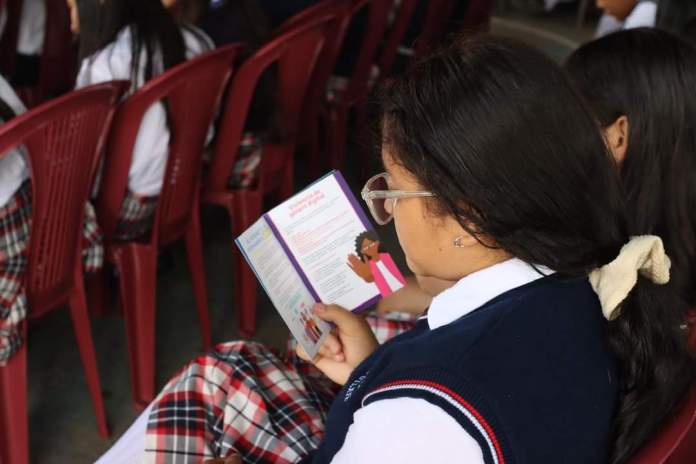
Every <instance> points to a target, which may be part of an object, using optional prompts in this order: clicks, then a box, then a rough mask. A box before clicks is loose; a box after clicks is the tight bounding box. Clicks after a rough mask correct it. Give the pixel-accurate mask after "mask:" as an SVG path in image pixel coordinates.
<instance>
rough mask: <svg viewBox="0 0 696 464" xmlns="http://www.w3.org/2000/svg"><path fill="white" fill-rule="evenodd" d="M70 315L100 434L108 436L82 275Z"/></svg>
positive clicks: (79, 278)
mask: <svg viewBox="0 0 696 464" xmlns="http://www.w3.org/2000/svg"><path fill="white" fill-rule="evenodd" d="M80 274H82V273H80ZM70 316H71V319H72V323H73V329H74V330H75V338H77V346H78V348H79V350H80V358H81V359H82V365H83V366H84V369H85V378H86V379H87V386H88V388H89V394H90V396H91V397H92V405H93V406H94V414H95V416H96V418H97V429H98V430H99V435H101V436H102V437H103V438H108V436H109V427H108V425H107V423H106V412H105V410H104V399H103V397H102V389H101V382H100V380H99V368H98V367H97V357H96V355H95V352H94V342H93V341H92V327H91V325H90V321H89V314H88V312H87V299H86V298H85V288H84V285H83V283H82V276H81V275H80V276H79V277H78V279H77V286H76V288H75V290H74V291H73V294H72V295H71V297H70Z"/></svg>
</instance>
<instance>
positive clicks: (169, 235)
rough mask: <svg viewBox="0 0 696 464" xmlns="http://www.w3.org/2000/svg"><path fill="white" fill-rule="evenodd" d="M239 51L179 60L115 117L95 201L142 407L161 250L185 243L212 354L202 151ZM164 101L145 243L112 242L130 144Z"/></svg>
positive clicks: (151, 377)
mask: <svg viewBox="0 0 696 464" xmlns="http://www.w3.org/2000/svg"><path fill="white" fill-rule="evenodd" d="M239 51H240V47H238V46H237V45H230V46H227V47H223V48H220V49H218V50H216V51H213V52H209V53H206V54H205V55H202V56H199V57H197V58H195V59H192V60H190V61H187V62H185V63H182V64H180V65H178V66H176V67H174V68H172V69H170V70H167V71H166V72H164V73H163V74H162V75H160V76H158V77H156V78H154V79H152V80H151V81H150V82H148V83H146V84H145V85H144V86H142V87H141V88H140V89H139V90H137V91H136V92H135V93H134V94H133V95H132V96H131V97H129V98H128V99H127V100H126V101H125V102H124V103H123V104H122V105H121V107H120V108H119V110H118V111H117V113H116V116H115V119H114V124H113V129H112V131H111V134H110V136H109V143H108V148H107V154H106V157H105V166H104V175H103V181H102V186H101V189H100V193H99V196H98V198H97V216H98V218H99V221H100V224H101V226H102V230H103V234H104V242H105V246H106V256H107V259H109V261H111V262H113V263H114V264H115V266H116V268H117V270H118V271H119V281H120V295H121V304H122V307H123V309H124V313H125V318H126V334H127V337H128V348H129V356H130V369H131V379H132V389H133V398H134V401H135V403H136V405H138V406H143V405H145V404H147V403H149V402H150V401H151V400H152V399H153V397H154V394H155V310H156V299H155V297H156V287H157V252H158V250H159V249H160V247H163V246H166V245H169V244H171V243H173V242H175V241H177V240H180V239H182V238H183V239H185V241H186V253H187V258H188V265H189V270H190V272H191V279H192V281H193V289H194V293H195V296H196V306H197V308H198V316H199V319H200V330H201V337H202V339H203V347H204V349H206V350H208V349H210V347H211V345H212V343H211V337H210V322H209V318H208V300H207V290H206V286H205V269H204V262H203V251H202V243H201V231H200V217H199V190H200V173H201V163H202V154H203V149H204V145H205V140H206V135H207V133H208V129H209V127H210V125H211V122H212V120H213V116H214V114H215V111H216V108H217V107H218V103H219V100H220V98H221V95H222V91H223V88H224V85H225V83H226V82H227V79H228V77H229V75H230V72H231V65H232V63H233V61H234V59H235V57H236V55H237V53H239ZM163 99H165V100H166V102H167V104H168V108H169V127H170V129H171V141H170V146H169V156H168V160H167V167H166V170H165V175H164V180H163V183H162V191H161V193H160V195H159V199H158V202H157V210H156V212H155V220H154V224H153V228H152V232H151V234H150V238H149V239H148V241H147V242H144V243H143V242H137V241H132V242H119V241H116V240H115V238H114V235H115V231H116V226H117V224H118V222H119V213H120V211H121V205H122V204H123V199H124V197H125V195H126V192H127V188H128V172H129V169H130V165H131V161H132V158H133V147H134V145H135V141H136V137H137V135H138V132H139V130H140V125H141V122H142V119H143V116H144V115H145V113H146V112H147V110H148V109H149V108H150V107H151V106H152V105H153V104H158V102H160V101H161V100H163Z"/></svg>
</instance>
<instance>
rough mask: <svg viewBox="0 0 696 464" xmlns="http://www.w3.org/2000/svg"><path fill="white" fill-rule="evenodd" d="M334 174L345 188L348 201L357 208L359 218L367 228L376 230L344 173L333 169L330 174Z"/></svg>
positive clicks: (342, 188)
mask: <svg viewBox="0 0 696 464" xmlns="http://www.w3.org/2000/svg"><path fill="white" fill-rule="evenodd" d="M331 174H333V176H334V177H335V178H336V181H338V185H340V186H341V190H343V193H344V194H345V195H346V198H348V201H349V202H350V204H351V206H352V207H353V209H354V210H355V212H356V213H357V215H358V218H360V222H362V223H363V225H364V226H365V230H373V231H374V230H375V227H374V226H373V225H372V223H371V222H370V220H369V219H368V218H367V215H366V214H365V210H364V209H362V208H361V207H360V203H358V202H357V201H356V198H355V195H353V192H352V191H351V190H350V187H349V186H348V182H346V180H345V179H344V178H343V174H341V172H340V171H335V170H334V171H331V172H330V173H329V175H331Z"/></svg>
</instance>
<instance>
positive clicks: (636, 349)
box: [590, 235, 695, 464]
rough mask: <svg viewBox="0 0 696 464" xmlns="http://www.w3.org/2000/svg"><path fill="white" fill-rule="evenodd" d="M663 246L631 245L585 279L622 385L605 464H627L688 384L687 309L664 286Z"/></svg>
mask: <svg viewBox="0 0 696 464" xmlns="http://www.w3.org/2000/svg"><path fill="white" fill-rule="evenodd" d="M669 281H670V260H669V258H668V257H667V255H666V254H665V250H664V246H663V244H662V240H661V239H660V238H658V237H656V236H653V235H644V236H638V237H633V238H631V240H630V241H629V242H628V243H627V244H626V245H624V246H623V248H622V249H621V251H620V252H619V255H618V257H617V258H616V259H615V260H613V261H612V262H611V263H609V264H607V265H605V266H602V267H601V268H599V269H596V270H594V271H593V272H591V273H590V283H591V284H592V287H593V288H594V289H595V291H596V292H597V295H598V297H599V300H600V302H601V304H602V311H603V312H604V315H605V317H606V318H607V319H608V320H609V323H608V325H607V328H608V340H609V347H610V349H611V350H612V351H613V353H614V355H615V356H616V359H617V361H618V363H619V366H618V371H619V375H620V379H621V382H622V388H621V390H620V392H619V395H620V398H619V408H618V411H617V413H616V418H615V421H614V430H613V434H614V437H613V440H612V441H613V443H614V449H613V450H612V456H611V463H612V464H622V463H625V462H627V461H628V459H629V458H630V457H631V456H633V455H634V454H635V453H636V452H637V451H638V450H639V449H640V447H641V446H642V445H643V444H644V443H645V442H647V441H648V440H650V438H651V437H653V436H654V435H655V434H656V433H657V432H658V431H659V429H660V428H661V427H662V425H663V424H664V423H665V422H666V421H667V420H668V419H669V418H670V417H671V415H672V414H673V413H674V412H675V410H676V409H678V407H679V405H680V403H681V401H682V400H683V398H685V397H686V393H687V392H688V390H689V387H690V386H691V383H692V382H693V380H694V373H695V364H694V357H693V354H692V353H690V352H689V350H688V348H687V336H686V335H687V334H686V331H685V330H684V320H683V314H684V313H685V312H686V309H687V308H686V306H687V305H686V303H685V302H684V301H683V300H682V299H680V298H679V297H678V296H677V293H676V292H675V291H674V286H673V284H670V282H669Z"/></svg>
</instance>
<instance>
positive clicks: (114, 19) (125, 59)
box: [68, 0, 212, 240]
mask: <svg viewBox="0 0 696 464" xmlns="http://www.w3.org/2000/svg"><path fill="white" fill-rule="evenodd" d="M68 6H69V7H70V10H71V28H72V30H73V32H74V33H75V34H78V35H79V42H80V59H81V60H82V64H81V67H80V71H79V74H78V76H77V84H76V87H78V88H80V87H85V86H87V85H91V84H96V83H99V82H104V81H110V80H115V79H130V81H131V82H132V88H131V91H135V90H136V89H137V88H139V87H140V86H142V85H143V84H144V83H145V82H147V81H148V80H149V79H151V78H152V77H154V76H156V75H158V74H160V73H162V72H163V71H164V70H166V69H169V68H171V67H173V66H175V65H176V64H179V63H181V62H183V61H185V60H186V59H188V58H191V57H194V56H196V55H199V54H201V53H203V52H205V51H208V50H210V49H211V48H212V43H211V42H210V40H209V39H208V38H207V37H206V36H205V34H204V33H203V32H201V31H200V30H198V29H197V28H195V27H193V26H181V27H179V26H177V25H176V23H175V22H174V20H173V19H172V17H171V16H170V15H169V14H168V13H167V11H166V10H165V8H164V6H163V5H162V3H161V2H160V1H159V0H105V1H93V0H68ZM168 144H169V131H168V128H167V116H166V113H165V109H164V106H163V105H162V104H158V105H155V106H153V107H152V108H150V109H149V110H148V112H147V113H146V114H145V117H144V118H143V122H142V125H141V127H140V132H139V133H138V137H137V140H136V142H135V148H134V152H133V162H132V164H131V168H130V172H129V178H128V193H127V196H126V198H125V200H124V202H123V207H122V210H121V222H120V224H119V225H118V230H117V236H118V238H120V239H123V240H131V239H135V238H139V237H141V236H142V235H144V234H146V233H148V232H149V230H150V228H151V226H152V220H153V217H154V211H155V207H156V200H157V196H158V195H159V193H160V190H161V188H162V178H163V177H164V169H165V167H166V162H167V146H168Z"/></svg>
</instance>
